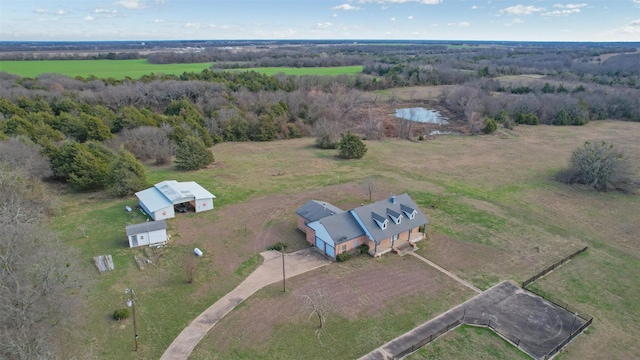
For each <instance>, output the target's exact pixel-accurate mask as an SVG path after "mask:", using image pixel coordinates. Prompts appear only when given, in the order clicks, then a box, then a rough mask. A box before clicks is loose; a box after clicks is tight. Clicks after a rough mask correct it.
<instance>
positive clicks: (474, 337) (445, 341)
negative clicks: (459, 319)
mask: <svg viewBox="0 0 640 360" xmlns="http://www.w3.org/2000/svg"><path fill="white" fill-rule="evenodd" d="M477 350H480V351H477ZM471 354H473V355H471ZM470 358H473V359H483V360H484V359H486V360H500V359H505V360H513V359H522V360H525V359H531V357H530V356H529V355H526V354H525V353H523V352H522V351H520V350H518V349H516V348H515V347H514V346H513V345H511V344H509V343H508V342H507V341H506V340H504V339H502V338H501V337H500V336H498V335H496V333H494V332H493V331H491V330H489V329H487V328H482V327H474V326H468V325H462V326H460V327H458V328H456V329H455V330H454V331H451V332H449V333H447V334H445V335H444V336H442V337H440V338H439V339H437V340H436V341H434V342H432V343H430V344H428V345H425V346H424V347H422V348H421V349H420V350H418V351H417V352H415V353H414V354H412V355H410V356H408V357H407V359H409V360H437V359H442V360H444V359H470Z"/></svg>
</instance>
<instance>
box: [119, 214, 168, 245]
mask: <svg viewBox="0 0 640 360" xmlns="http://www.w3.org/2000/svg"><path fill="white" fill-rule="evenodd" d="M126 230H127V239H128V240H129V247H136V246H145V245H146V246H151V245H164V244H165V243H166V242H167V223H166V222H165V221H164V220H159V221H147V222H144V223H142V224H135V225H129V226H127V227H126Z"/></svg>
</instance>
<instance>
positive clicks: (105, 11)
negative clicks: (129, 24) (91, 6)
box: [93, 9, 118, 14]
mask: <svg viewBox="0 0 640 360" xmlns="http://www.w3.org/2000/svg"><path fill="white" fill-rule="evenodd" d="M93 13H94V14H117V13H118V10H109V9H95V10H93Z"/></svg>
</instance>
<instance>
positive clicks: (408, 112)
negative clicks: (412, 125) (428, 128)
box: [395, 107, 449, 125]
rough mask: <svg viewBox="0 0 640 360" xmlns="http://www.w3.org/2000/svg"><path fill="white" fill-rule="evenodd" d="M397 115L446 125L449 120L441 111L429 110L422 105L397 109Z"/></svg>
mask: <svg viewBox="0 0 640 360" xmlns="http://www.w3.org/2000/svg"><path fill="white" fill-rule="evenodd" d="M395 116H396V117H399V118H402V119H407V120H411V121H416V122H421V123H431V124H442V125H446V124H448V123H449V122H448V121H447V118H446V117H443V116H442V115H440V112H439V111H435V110H429V109H425V108H422V107H415V108H405V109H396V114H395Z"/></svg>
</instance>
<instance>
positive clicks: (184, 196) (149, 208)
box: [136, 180, 216, 220]
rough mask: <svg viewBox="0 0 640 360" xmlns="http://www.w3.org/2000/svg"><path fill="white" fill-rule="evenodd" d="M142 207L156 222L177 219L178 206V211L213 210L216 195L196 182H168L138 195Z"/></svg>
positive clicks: (156, 185) (158, 184) (160, 183)
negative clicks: (186, 208) (186, 206)
mask: <svg viewBox="0 0 640 360" xmlns="http://www.w3.org/2000/svg"><path fill="white" fill-rule="evenodd" d="M136 196H137V197H138V203H139V204H140V207H141V208H142V209H143V210H144V211H145V212H146V213H147V214H149V216H151V218H153V219H154V220H162V219H169V218H172V217H175V216H176V214H175V210H176V208H175V207H176V205H179V206H181V207H180V208H178V210H181V209H185V207H183V206H185V205H186V204H189V206H188V209H192V210H193V211H195V212H201V211H207V210H211V209H213V199H215V198H216V197H215V195H213V194H212V193H210V192H209V191H207V190H206V189H205V188H203V187H202V186H200V185H199V184H198V183H196V182H195V181H187V182H177V181H175V180H166V181H163V182H159V183H157V184H155V185H154V186H153V187H152V188H149V189H146V190H142V191H139V192H137V193H136Z"/></svg>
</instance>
